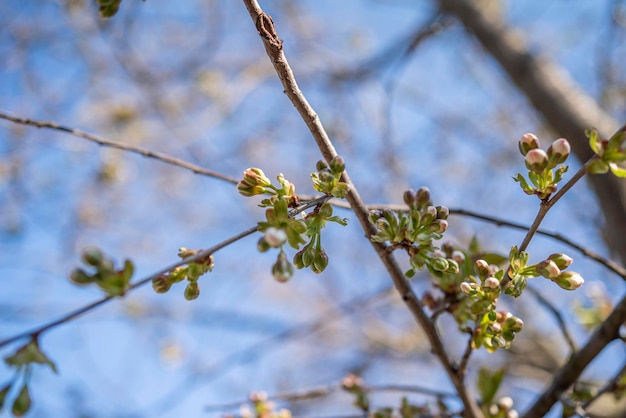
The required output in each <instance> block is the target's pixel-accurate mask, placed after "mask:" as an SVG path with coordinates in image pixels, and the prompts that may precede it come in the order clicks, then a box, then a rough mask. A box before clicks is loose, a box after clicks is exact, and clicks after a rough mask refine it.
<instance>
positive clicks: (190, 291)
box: [185, 282, 200, 300]
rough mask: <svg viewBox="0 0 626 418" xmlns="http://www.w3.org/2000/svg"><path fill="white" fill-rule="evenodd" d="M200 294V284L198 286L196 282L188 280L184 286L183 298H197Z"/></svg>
mask: <svg viewBox="0 0 626 418" xmlns="http://www.w3.org/2000/svg"><path fill="white" fill-rule="evenodd" d="M198 296H200V286H198V282H189V283H188V284H187V287H185V299H187V300H194V299H198Z"/></svg>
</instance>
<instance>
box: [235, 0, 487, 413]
mask: <svg viewBox="0 0 626 418" xmlns="http://www.w3.org/2000/svg"><path fill="white" fill-rule="evenodd" d="M243 2H244V4H245V6H246V8H247V9H248V13H249V14H250V17H251V18H252V21H253V22H254V23H255V25H256V27H257V30H258V32H259V35H260V37H261V39H262V40H263V44H264V46H265V50H266V52H267V54H268V56H269V58H270V60H271V61H272V64H273V65H274V69H275V70H276V73H277V75H278V78H279V79H280V81H281V83H282V85H283V87H284V92H285V94H286V95H287V97H288V98H289V100H290V101H291V103H292V104H293V105H294V106H295V108H296V109H297V110H298V113H299V114H300V116H301V117H302V119H303V121H304V122H305V123H306V125H307V127H308V128H309V131H310V132H311V134H312V136H313V138H314V139H315V142H316V143H317V146H318V148H319V150H320V152H321V153H322V155H323V156H324V158H325V159H326V161H330V160H332V159H333V158H334V157H335V156H337V152H336V151H335V148H334V146H333V144H332V143H331V141H330V139H329V137H328V134H327V133H326V130H325V129H324V127H323V125H322V123H321V122H320V119H319V117H318V115H317V114H316V113H315V111H314V110H313V108H312V107H311V105H310V104H309V103H308V101H307V100H306V98H305V97H304V95H303V94H302V92H301V91H300V88H299V87H298V84H297V82H296V79H295V77H294V75H293V71H292V70H291V67H290V66H289V64H288V62H287V58H286V57H285V54H284V52H283V48H282V40H281V39H280V37H279V36H278V33H277V32H276V28H275V26H274V24H273V22H272V19H271V18H270V17H269V16H268V15H267V14H265V13H264V12H263V10H262V9H261V7H260V6H259V3H258V2H257V1H256V0H243ZM343 181H345V182H346V183H347V184H348V186H349V189H348V193H347V196H346V198H347V200H348V202H350V206H351V207H352V209H353V210H354V213H355V214H356V216H357V218H358V219H359V222H360V223H361V226H362V228H363V231H364V232H365V235H366V236H367V237H370V236H372V235H374V234H375V233H376V230H375V228H374V226H373V225H372V224H371V223H370V222H369V219H368V218H369V211H368V209H367V207H366V206H365V204H364V203H363V201H362V200H361V197H360V196H359V193H358V192H357V189H356V187H355V186H354V184H353V183H352V181H351V180H350V177H349V176H348V173H347V172H345V171H344V174H343ZM370 243H371V244H372V246H373V247H374V249H375V250H376V253H377V254H378V256H379V257H380V259H381V260H382V262H383V264H384V265H385V268H386V269H387V271H388V272H389V274H390V276H391V278H392V280H393V282H394V285H395V286H396V289H397V290H398V292H399V293H400V295H401V297H402V300H403V301H404V302H405V304H406V305H407V307H408V309H409V310H410V311H411V313H412V314H413V316H414V318H415V320H416V321H417V322H418V323H419V325H420V326H421V327H422V329H423V331H424V333H425V334H426V336H427V338H428V340H429V342H430V345H431V349H432V351H433V353H434V354H435V355H436V356H437V358H438V359H439V361H440V362H441V363H442V365H443V366H444V368H445V370H446V372H447V374H448V376H449V377H450V380H451V381H452V384H453V385H454V387H455V389H456V391H457V393H458V394H459V398H460V399H461V401H462V402H463V405H464V406H465V415H466V416H467V417H468V418H470V417H471V418H476V417H480V416H482V414H481V412H480V410H479V408H478V405H477V404H476V401H475V400H474V399H473V398H472V396H471V395H470V392H469V391H468V390H467V388H466V387H465V384H464V382H463V379H462V377H461V376H460V375H459V374H458V373H457V370H456V367H455V366H454V365H453V363H452V361H451V359H450V357H449V356H448V353H447V352H446V349H445V347H444V345H443V342H442V340H441V338H440V337H439V334H438V332H437V330H436V328H435V327H434V325H433V323H432V322H431V321H430V319H429V317H428V315H427V314H426V312H425V311H424V309H423V308H422V306H421V304H420V302H419V300H418V297H417V295H416V294H415V293H414V292H413V289H412V288H411V285H410V283H409V281H408V280H407V279H406V277H405V276H404V274H403V273H402V271H401V269H400V267H399V266H398V264H397V262H396V260H395V258H394V257H393V255H392V254H391V253H389V252H387V251H386V248H385V246H384V245H383V244H381V243H375V242H371V241H370Z"/></svg>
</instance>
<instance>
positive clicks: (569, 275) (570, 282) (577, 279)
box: [551, 271, 585, 290]
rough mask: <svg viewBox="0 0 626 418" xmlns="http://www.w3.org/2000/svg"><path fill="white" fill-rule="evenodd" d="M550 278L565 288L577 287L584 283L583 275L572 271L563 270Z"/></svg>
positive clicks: (572, 288)
mask: <svg viewBox="0 0 626 418" xmlns="http://www.w3.org/2000/svg"><path fill="white" fill-rule="evenodd" d="M551 280H552V281H553V282H554V283H556V284H558V285H559V286H560V287H562V288H563V289H565V290H574V289H578V288H579V287H580V286H582V285H583V283H585V280H584V279H583V277H582V276H581V275H580V274H578V273H576V272H573V271H564V272H562V273H561V274H559V276H558V277H556V278H554V279H551Z"/></svg>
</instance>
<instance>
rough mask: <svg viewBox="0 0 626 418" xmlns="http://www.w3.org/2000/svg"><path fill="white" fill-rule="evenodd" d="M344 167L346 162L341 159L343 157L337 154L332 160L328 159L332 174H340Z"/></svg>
mask: <svg viewBox="0 0 626 418" xmlns="http://www.w3.org/2000/svg"><path fill="white" fill-rule="evenodd" d="M345 169H346V162H345V161H344V160H343V157H341V156H339V155H337V156H335V157H334V158H333V159H332V160H330V171H332V172H333V173H334V174H341V173H342V172H343V170H345Z"/></svg>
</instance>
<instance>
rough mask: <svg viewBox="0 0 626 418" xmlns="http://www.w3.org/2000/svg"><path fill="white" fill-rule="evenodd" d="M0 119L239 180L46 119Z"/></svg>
mask: <svg viewBox="0 0 626 418" xmlns="http://www.w3.org/2000/svg"><path fill="white" fill-rule="evenodd" d="M0 119H4V120H8V121H9V122H13V123H17V124H19V125H26V126H34V127H35V128H44V129H51V130H55V131H59V132H64V133H66V134H70V135H74V136H77V137H79V138H83V139H87V140H89V141H92V142H95V143H96V144H98V145H102V146H105V147H110V148H116V149H120V150H123V151H128V152H132V153H135V154H139V155H143V156H144V157H148V158H154V159H155V160H159V161H161V162H164V163H166V164H171V165H175V166H178V167H182V168H185V169H187V170H191V171H192V172H194V173H196V174H202V175H204V176H209V177H213V178H216V179H219V180H224V181H227V182H229V183H233V184H237V182H238V181H239V180H238V179H236V178H234V177H230V176H226V175H224V174H220V173H218V172H216V171H213V170H208V169H206V168H203V167H200V166H199V165H196V164H192V163H189V162H187V161H183V160H181V159H179V158H175V157H172V156H170V155H168V154H165V153H162V152H156V151H150V150H147V149H145V148H141V147H138V146H135V145H130V144H125V143H123V142H117V141H112V140H110V139H106V138H103V137H101V136H96V135H92V134H90V133H87V132H85V131H81V130H79V129H75V128H71V127H68V126H63V125H59V124H57V123H55V122H46V121H38V120H33V119H27V118H19V117H16V116H11V115H9V114H7V113H4V112H0Z"/></svg>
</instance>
